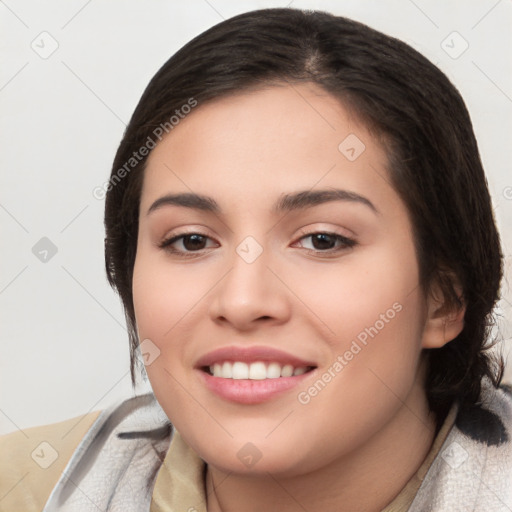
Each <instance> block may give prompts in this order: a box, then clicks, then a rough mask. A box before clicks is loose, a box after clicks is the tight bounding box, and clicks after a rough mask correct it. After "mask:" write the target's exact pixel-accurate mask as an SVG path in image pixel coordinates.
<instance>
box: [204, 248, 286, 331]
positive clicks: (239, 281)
mask: <svg viewBox="0 0 512 512" xmlns="http://www.w3.org/2000/svg"><path fill="white" fill-rule="evenodd" d="M241 254H242V253H241ZM242 256H243V254H242ZM242 256H240V255H239V254H238V253H236V252H235V254H234V255H233V257H232V258H231V260H230V263H231V267H230V269H229V271H228V272H227V273H226V274H225V276H224V277H223V278H222V279H221V281H220V282H219V283H218V285H217V286H216V287H215V288H214V290H213V292H214V296H213V300H212V302H211V305H210V317H211V319H212V320H213V321H214V322H216V323H220V324H229V325H231V326H232V327H233V328H235V329H236V330H239V331H250V330H252V329H255V328H257V326H259V325H262V323H265V324H268V325H279V324H282V323H285V322H286V321H287V320H288V319H289V317H290V313H291V302H290V295H291V292H290V291H289V290H288V288H287V287H286V284H285V283H284V282H283V280H282V279H281V278H280V276H279V272H278V271H277V269H276V268H271V267H272V266H274V267H275V265H272V261H271V260H272V258H271V257H269V256H270V252H269V250H268V249H266V250H263V252H262V253H261V254H260V256H259V257H258V258H257V259H256V260H254V261H252V262H250V260H246V259H244V258H243V257H242Z"/></svg>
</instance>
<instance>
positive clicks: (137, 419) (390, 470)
mask: <svg viewBox="0 0 512 512" xmlns="http://www.w3.org/2000/svg"><path fill="white" fill-rule="evenodd" d="M105 192H106V210H105V226H106V245H105V253H106V265H107V274H108V277H109V280H110V283H111V284H112V285H113V287H114V288H115V289H116V290H117V291H118V292H119V294H120V296H121V299H122V301H123V305H124V308H125V312H126V318H127V323H128V327H129V332H130V347H131V356H132V364H131V370H132V379H133V380H134V381H135V378H136V373H137V371H136V370H137V365H136V363H137V354H138V352H139V351H140V354H141V360H142V361H143V363H144V365H145V369H146V371H147V375H148V377H149V380H150V382H151V385H152V388H153V391H154V395H153V394H151V395H145V396H142V397H137V398H135V399H132V400H129V401H127V402H124V403H123V404H121V405H120V406H117V407H115V408H113V409H111V410H107V411H103V412H102V413H101V414H100V415H99V416H98V415H97V414H96V415H93V416H91V417H88V419H87V420H86V421H85V422H84V426H82V427H81V429H79V430H80V433H79V434H77V433H75V434H74V441H73V442H70V445H71V446H70V447H69V448H68V449H67V450H66V454H62V453H61V458H63V459H65V460H69V463H68V465H67V467H66V470H65V472H64V474H63V476H62V477H60V478H59V476H58V475H51V477H50V476H48V477H45V478H44V479H43V480H41V481H40V482H39V483H38V491H37V492H38V493H39V494H38V495H37V496H38V497H37V499H39V500H41V501H42V503H39V504H38V503H37V499H36V498H34V499H33V500H32V502H31V503H30V506H33V507H34V509H36V508H37V506H39V508H37V509H38V510H40V509H41V506H42V505H43V504H44V503H45V501H46V498H45V493H46V496H48V495H49V494H50V492H51V496H50V497H49V499H48V501H47V502H46V505H45V507H44V510H45V511H46V512H48V511H52V510H98V509H99V510H124V511H128V510H149V509H150V510H152V511H163V510H189V511H196V510H197V511H200V510H208V511H209V512H212V511H213V512H215V511H230V510H236V511H240V510H242V511H252V510H279V511H292V510H293V511H295V510H347V511H355V510H357V511H381V510H384V511H397V510H410V511H424V510H435V511H443V512H446V511H451V510H453V511H455V510H478V511H490V510H496V511H497V510H509V509H510V508H511V507H512V494H511V489H510V487H511V486H510V477H511V473H512V467H511V461H510V455H511V452H512V450H511V447H510V440H509V436H510V433H509V430H510V420H511V399H510V396H509V395H508V394H507V391H506V389H505V388H499V384H500V381H501V371H502V363H501V361H499V360H496V361H494V360H493V359H492V358H491V356H490V354H489V352H488V344H489V341H490V340H489V327H490V319H491V316H490V315H491V313H492V308H493V306H494V304H495V303H496V300H497V298H498V292H499V284H500V279H501V273H502V263H501V260H502V256H501V250H500V243H499V236H498V233H497V231H496V227H495V222H494V219H493V214H492V208H491V202H490V198H489V194H488V191H487V185H486V180H485V176H484V172H483V169H482V166H481V163H480V159H479V155H478V149H477V145H476V141H475V138H474V134H473V131H472V127H471V121H470V119H469V116H468V113H467V111H466V108H465V106H464V103H463V101H462V99H461V97H460V95H459V94H458V92H457V91H456V90H455V88H454V87H453V85H451V84H450V82H449V81H448V79H447V78H446V77H445V76H444V75H443V74H442V73H441V72H440V71H439V70H438V69H437V68H436V67H435V66H433V65H432V64H431V63H429V62H428V61H427V60H426V59H425V58H423V57H422V56H421V55H419V54H418V53H417V52H416V51H414V50H413V49H411V48H410V47H408V46H407V45H405V44H404V43H401V42H399V41H397V40H395V39H393V38H390V37H388V36H385V35H383V34H381V33H379V32H376V31H375V30H372V29H370V28H368V27H366V26H364V25H362V24H360V23H356V22H353V21H350V20H347V19H344V18H341V17H335V16H332V15H330V14H327V13H322V12H303V11H299V10H295V9H268V10H261V11H253V12H249V13H245V14H242V15H240V16H237V17H235V18H232V19H229V20H227V21H225V22H223V23H221V24H219V25H217V26H215V27H213V28H211V29H209V30H207V31H206V32H204V33H203V34H201V35H200V36H198V37H196V38H195V39H194V40H192V41H191V42H190V43H188V44H187V45H186V46H184V47H183V48H182V49H181V50H180V51H179V52H178V53H176V54H175V55H174V56H173V57H172V58H171V59H170V60H169V61H168V62H167V63H166V64H165V65H164V66H163V67H162V68H161V69H160V71H159V72H158V73H157V74H156V75H155V77H154V78H153V79H152V80H151V82H150V84H149V85H148V87H147V89H146V91H145V92H144V94H143V96H142V98H141V100H140V102H139V105H138V106H137V108H136V110H135V113H134V114H133V117H132V119H131V121H130V123H129V125H128V127H127V130H126V132H125V134H124V137H123V140H122V141H121V144H120V147H119V149H118V152H117V155H116V157H115V160H114V164H113V168H112V173H111V177H110V180H109V182H108V184H107V186H106V187H105ZM51 432H52V431H51V429H50V431H45V435H47V436H50V435H52V434H51ZM74 443H75V444H78V447H77V448H75V446H74ZM50 444H51V443H50ZM4 445H7V446H9V447H10V448H9V449H10V450H12V451H13V452H14V454H13V455H12V456H13V457H17V459H22V458H23V457H22V453H23V450H22V449H21V448H19V446H20V445H16V446H14V444H13V442H12V441H11V442H8V441H4ZM45 449H46V450H47V449H48V447H47V446H46V445H44V446H43V448H42V450H43V452H44V450H45ZM34 457H37V453H36V455H33V458H34ZM19 467H21V468H22V469H20V470H17V471H19V472H18V473H16V475H15V476H12V475H13V472H12V471H11V473H10V476H9V478H10V479H11V480H12V481H14V480H15V479H16V476H19V475H20V474H21V473H22V472H23V462H20V463H19ZM2 473H3V474H7V473H8V471H7V470H3V472H2ZM10 485H11V486H12V483H11V484H10ZM7 490H8V489H6V491H7ZM22 490H24V491H25V492H26V493H30V492H31V490H30V487H29V486H28V485H27V486H24V484H21V485H18V490H16V491H15V496H14V498H13V497H12V493H11V498H10V499H15V497H16V494H17V495H18V496H19V495H21V494H22ZM33 495H34V496H35V493H33ZM29 501H30V500H28V499H26V503H29ZM0 506H3V505H2V502H0Z"/></svg>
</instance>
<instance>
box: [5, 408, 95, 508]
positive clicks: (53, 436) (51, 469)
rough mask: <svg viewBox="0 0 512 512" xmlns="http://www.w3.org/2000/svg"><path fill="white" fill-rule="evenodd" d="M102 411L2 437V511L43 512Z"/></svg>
mask: <svg viewBox="0 0 512 512" xmlns="http://www.w3.org/2000/svg"><path fill="white" fill-rule="evenodd" d="M99 414H100V411H96V412H91V413H88V414H85V415H83V416H78V417H76V418H72V419H69V420H66V421H62V422H59V423H54V424H51V425H44V426H39V427H33V428H28V429H25V430H18V431H16V432H13V433H11V434H7V435H4V436H1V437H0V453H1V454H2V457H1V458H0V512H2V511H13V510H24V511H27V512H30V511H32V510H34V511H37V512H40V511H41V510H42V508H43V506H44V504H45V503H46V501H47V499H48V497H49V495H50V493H51V491H52V488H53V487H54V485H55V484H56V482H57V481H58V479H59V477H60V475H61V473H62V471H63V470H64V468H65V466H66V464H67V462H68V460H69V459H70V458H71V456H72V454H73V452H74V450H75V449H76V447H77V446H78V444H79V443H80V441H81V440H82V438H83V437H84V435H85V434H86V432H87V431H88V430H89V428H90V427H91V425H92V424H93V423H94V422H95V421H96V419H97V418H98V416H99Z"/></svg>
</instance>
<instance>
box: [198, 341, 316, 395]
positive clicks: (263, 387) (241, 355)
mask: <svg viewBox="0 0 512 512" xmlns="http://www.w3.org/2000/svg"><path fill="white" fill-rule="evenodd" d="M195 368H196V370H198V371H199V373H200V378H201V380H202V381H203V383H204V384H205V385H206V387H207V388H208V389H209V390H210V391H212V392H213V393H215V394H216V395H218V396H220V397H221V398H224V399H226V400H229V401H231V402H238V403H243V404H257V403H262V402H265V401H267V400H270V399H272V398H273V397H274V396H276V395H279V394H281V393H283V392H285V391H287V390H290V389H292V388H293V387H295V386H296V385H298V384H299V383H300V382H301V381H302V380H303V379H304V378H306V377H308V376H309V374H310V373H312V372H313V371H314V369H315V368H316V365H315V364H314V362H312V361H308V360H305V359H301V358H299V357H297V356H294V355H292V354H288V353H286V352H283V351H280V350H276V349H274V348H269V347H226V348H221V349H217V350H214V351H212V352H209V353H208V354H206V355H204V356H203V357H201V358H200V359H199V360H198V361H197V363H196V365H195Z"/></svg>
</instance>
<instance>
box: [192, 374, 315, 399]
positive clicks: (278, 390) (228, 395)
mask: <svg viewBox="0 0 512 512" xmlns="http://www.w3.org/2000/svg"><path fill="white" fill-rule="evenodd" d="M198 371H199V372H200V374H201V377H202V379H203V382H204V383H205V385H206V387H207V388H208V389H209V390H210V391H212V392H213V393H215V394H216V395H218V396H220V397H221V398H224V399H225V400H229V401H230V402H237V403H239V404H260V403H263V402H267V401H269V400H271V399H272V398H274V397H276V396H278V395H280V394H282V393H284V392H286V391H289V390H290V389H292V388H294V387H295V386H297V385H299V384H300V383H301V382H302V381H303V380H304V379H306V378H308V377H309V376H310V375H311V374H312V373H313V371H314V370H311V371H309V372H307V373H303V374H302V375H296V376H294V377H279V378H277V379H263V380H251V379H223V378H221V377H213V376H212V375H210V374H209V373H206V372H204V371H202V370H198Z"/></svg>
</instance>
